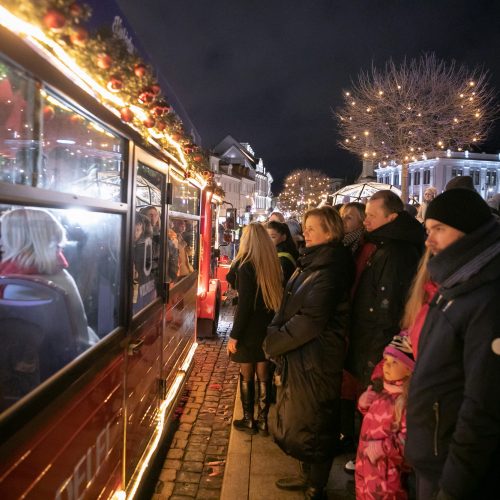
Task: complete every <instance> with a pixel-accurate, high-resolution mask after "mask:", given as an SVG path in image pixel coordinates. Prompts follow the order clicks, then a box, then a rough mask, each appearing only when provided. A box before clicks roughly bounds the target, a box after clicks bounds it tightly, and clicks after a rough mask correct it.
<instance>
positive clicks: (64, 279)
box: [0, 205, 122, 409]
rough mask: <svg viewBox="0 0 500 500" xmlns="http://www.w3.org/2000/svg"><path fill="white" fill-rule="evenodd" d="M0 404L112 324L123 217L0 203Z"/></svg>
mask: <svg viewBox="0 0 500 500" xmlns="http://www.w3.org/2000/svg"><path fill="white" fill-rule="evenodd" d="M0 214H1V218H0V231H1V240H0V242H1V260H0V331H1V332H2V346H3V347H2V350H1V352H0V405H1V406H2V409H4V408H6V407H8V406H10V405H11V404H13V403H14V402H15V401H17V400H18V399H20V398H21V397H22V396H24V395H25V394H27V393H28V392H29V391H31V390H32V389H34V388H35V387H36V386H37V385H38V384H39V383H41V382H43V381H44V380H45V379H47V378H48V377H50V376H51V375H53V374H54V373H56V372H57V371H58V370H59V369H61V368H62V367H64V366H65V365H66V364H68V363H69V362H71V361H72V360H73V359H75V358H76V357H77V356H79V355H80V354H82V353H83V352H84V351H86V350H87V349H89V348H90V347H92V346H93V345H95V344H96V343H97V342H99V340H100V339H101V338H103V337H105V336H106V335H107V334H109V333H110V332H111V331H112V330H113V329H115V328H116V327H117V326H118V321H119V314H120V309H119V308H120V303H121V300H120V274H119V273H120V260H121V255H120V234H121V226H122V216H120V215H112V214H102V213H96V212H88V211H83V210H70V209H68V210H45V209H38V208H23V207H16V206H6V205H0Z"/></svg>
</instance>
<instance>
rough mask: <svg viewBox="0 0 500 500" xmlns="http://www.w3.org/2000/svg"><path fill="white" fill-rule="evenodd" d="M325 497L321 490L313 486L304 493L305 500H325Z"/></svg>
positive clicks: (323, 491)
mask: <svg viewBox="0 0 500 500" xmlns="http://www.w3.org/2000/svg"><path fill="white" fill-rule="evenodd" d="M326 498H327V496H326V493H325V490H324V489H323V488H316V487H315V486H309V488H307V490H306V491H305V492H304V499H305V500H326Z"/></svg>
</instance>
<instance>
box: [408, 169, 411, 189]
mask: <svg viewBox="0 0 500 500" xmlns="http://www.w3.org/2000/svg"><path fill="white" fill-rule="evenodd" d="M411 178H412V175H411V172H408V186H411Z"/></svg>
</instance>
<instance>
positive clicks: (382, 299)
mask: <svg viewBox="0 0 500 500" xmlns="http://www.w3.org/2000/svg"><path fill="white" fill-rule="evenodd" d="M424 240H425V233H424V229H423V227H422V226H421V224H419V223H418V222H417V221H416V219H414V218H413V217H412V216H411V215H409V214H408V213H407V212H401V213H399V215H398V216H397V217H396V219H394V221H392V222H389V223H388V224H385V225H384V226H382V227H379V228H378V229H376V230H375V231H372V232H371V233H366V235H365V241H366V242H370V243H374V244H375V245H376V247H377V249H376V250H375V252H374V253H373V254H372V256H371V258H370V259H369V261H368V263H367V265H366V267H365V269H364V271H363V273H362V275H361V278H360V280H359V284H358V287H357V289H356V292H355V294H354V298H353V304H352V326H351V332H350V341H349V354H348V359H347V364H346V366H347V369H348V370H349V371H350V372H351V373H352V374H353V375H354V376H356V377H357V378H358V379H359V380H360V381H361V383H362V384H363V385H364V386H367V385H368V384H369V382H370V376H371V373H372V371H373V368H374V366H375V365H376V364H377V363H378V362H379V361H380V360H381V358H382V352H383V350H384V347H385V346H386V345H387V344H388V343H389V342H390V340H391V339H392V337H393V336H394V335H396V334H397V333H398V332H399V330H400V328H399V322H400V320H401V317H402V315H403V310H404V304H405V302H406V296H407V294H408V289H409V288H410V285H411V282H412V279H413V277H414V275H415V272H416V270H417V266H418V262H419V260H420V257H421V255H422V251H423V248H424Z"/></svg>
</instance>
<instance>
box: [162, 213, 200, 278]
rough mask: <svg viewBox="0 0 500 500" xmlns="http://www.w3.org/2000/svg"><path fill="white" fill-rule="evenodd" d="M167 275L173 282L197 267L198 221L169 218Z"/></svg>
mask: <svg viewBox="0 0 500 500" xmlns="http://www.w3.org/2000/svg"><path fill="white" fill-rule="evenodd" d="M167 236H168V242H167V244H168V256H167V264H166V269H167V277H168V281H169V282H170V283H175V282H177V281H180V280H181V279H183V278H185V277H186V276H189V275H190V274H191V273H193V272H194V271H196V270H197V269H198V221H194V220H190V219H183V218H177V217H176V218H174V217H172V218H170V219H169V229H168V233H167Z"/></svg>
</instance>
